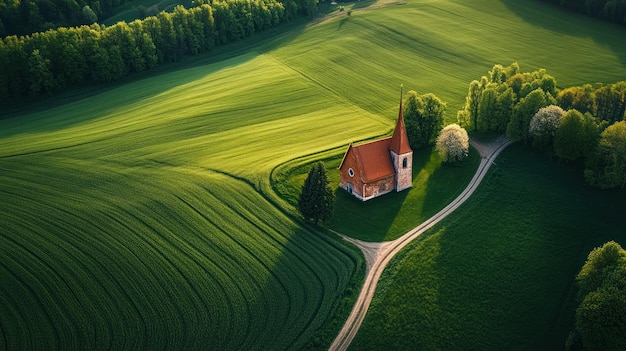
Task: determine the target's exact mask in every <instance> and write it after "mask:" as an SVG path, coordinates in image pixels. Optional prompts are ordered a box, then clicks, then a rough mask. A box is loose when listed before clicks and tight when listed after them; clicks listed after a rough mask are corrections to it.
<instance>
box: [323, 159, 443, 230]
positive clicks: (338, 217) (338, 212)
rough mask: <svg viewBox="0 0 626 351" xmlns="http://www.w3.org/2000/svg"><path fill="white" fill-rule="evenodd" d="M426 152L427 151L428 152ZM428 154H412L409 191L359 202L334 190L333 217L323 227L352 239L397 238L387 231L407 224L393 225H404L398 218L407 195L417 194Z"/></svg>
mask: <svg viewBox="0 0 626 351" xmlns="http://www.w3.org/2000/svg"><path fill="white" fill-rule="evenodd" d="M426 150H428V151H430V149H426ZM430 154H431V153H430V152H426V151H424V150H417V151H414V152H413V188H411V189H408V190H404V191H401V192H396V191H392V192H390V193H387V194H385V195H382V196H380V197H377V198H374V199H370V200H368V201H365V202H363V201H361V200H359V199H357V198H356V197H354V196H353V195H351V194H349V193H348V192H347V191H345V190H344V189H342V188H339V187H337V189H336V190H335V209H334V212H333V217H332V218H331V219H330V220H329V221H328V222H327V223H326V224H325V226H326V227H327V228H329V229H331V230H334V231H336V232H339V233H341V234H344V235H347V236H350V237H352V238H356V239H360V240H365V241H371V242H380V241H385V240H390V239H391V238H392V237H393V236H397V235H396V234H397V233H391V232H390V231H391V230H392V228H395V227H396V226H399V228H402V229H398V230H400V231H402V230H404V227H405V226H406V225H407V224H406V223H404V224H399V223H397V222H406V219H405V218H398V215H399V214H400V212H401V210H402V208H403V206H404V205H405V203H406V201H407V198H409V197H410V194H411V192H412V191H420V189H419V188H420V187H421V185H420V184H419V183H418V182H417V181H418V179H419V173H420V170H421V169H423V168H424V167H425V166H426V164H427V163H428V161H429V158H430ZM410 225H412V222H411V223H410ZM416 225H417V224H416ZM409 229H410V228H409ZM394 230H396V229H394ZM396 231H397V230H396Z"/></svg>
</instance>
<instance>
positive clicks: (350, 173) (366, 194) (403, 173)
mask: <svg viewBox="0 0 626 351" xmlns="http://www.w3.org/2000/svg"><path fill="white" fill-rule="evenodd" d="M412 166H413V150H412V149H411V146H410V145H409V139H408V138H407V135H406V129H405V127H404V119H403V117H402V93H401V94H400V112H399V113H398V121H397V122H396V128H395V130H394V131H393V135H392V136H391V137H389V138H384V139H379V140H375V141H371V142H368V143H364V144H360V145H353V144H350V146H348V150H347V151H346V154H345V155H344V156H343V160H342V161H341V164H340V165H339V172H340V181H339V186H340V187H341V188H343V189H345V190H346V191H347V192H349V193H350V194H352V195H354V196H355V197H356V198H357V199H359V200H362V201H367V200H370V199H373V198H375V197H377V196H380V195H383V194H387V193H389V192H391V191H394V190H395V191H402V190H404V189H408V188H410V187H412V186H413V167H412Z"/></svg>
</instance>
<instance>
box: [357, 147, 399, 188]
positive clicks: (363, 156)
mask: <svg viewBox="0 0 626 351" xmlns="http://www.w3.org/2000/svg"><path fill="white" fill-rule="evenodd" d="M390 140H391V138H385V139H380V140H376V141H372V142H370V143H366V144H361V145H358V146H353V147H352V150H353V152H354V156H355V157H356V160H357V163H358V165H359V169H360V170H361V180H362V181H363V183H369V182H372V181H375V180H377V179H381V178H385V177H388V176H392V175H395V174H396V171H395V169H394V167H393V164H392V162H391V155H389V142H390Z"/></svg>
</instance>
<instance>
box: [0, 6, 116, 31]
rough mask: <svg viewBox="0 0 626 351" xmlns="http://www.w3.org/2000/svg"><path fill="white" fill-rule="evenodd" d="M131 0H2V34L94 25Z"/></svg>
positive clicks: (0, 11) (0, 24)
mask: <svg viewBox="0 0 626 351" xmlns="http://www.w3.org/2000/svg"><path fill="white" fill-rule="evenodd" d="M127 1H128V0H73V1H59V0H20V1H10V0H0V37H5V36H7V35H27V34H31V33H35V32H45V31H47V30H50V29H55V28H59V27H75V26H79V25H83V24H87V25H88V24H92V23H95V22H97V21H98V19H99V18H100V19H102V18H106V17H108V16H110V15H111V14H112V13H113V10H114V9H115V8H116V7H118V6H120V5H123V4H124V3H126V2H127Z"/></svg>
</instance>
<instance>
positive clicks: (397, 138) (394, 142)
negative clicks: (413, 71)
mask: <svg viewBox="0 0 626 351" xmlns="http://www.w3.org/2000/svg"><path fill="white" fill-rule="evenodd" d="M389 150H391V151H393V152H394V153H395V154H396V155H401V154H406V153H409V152H413V150H412V149H411V145H409V138H408V137H407V135H406V128H405V127H404V117H403V116H402V88H400V111H399V112H398V121H397V122H396V129H395V130H394V131H393V136H392V137H391V141H390V143H389Z"/></svg>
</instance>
